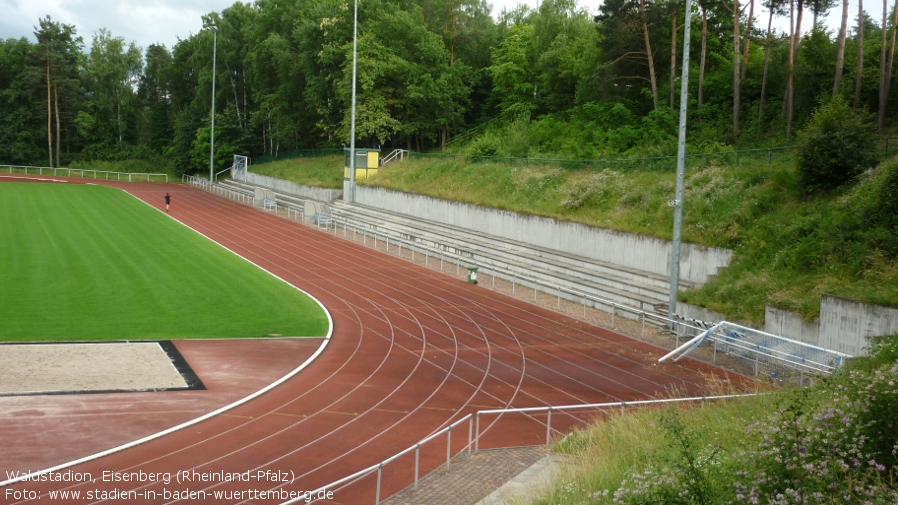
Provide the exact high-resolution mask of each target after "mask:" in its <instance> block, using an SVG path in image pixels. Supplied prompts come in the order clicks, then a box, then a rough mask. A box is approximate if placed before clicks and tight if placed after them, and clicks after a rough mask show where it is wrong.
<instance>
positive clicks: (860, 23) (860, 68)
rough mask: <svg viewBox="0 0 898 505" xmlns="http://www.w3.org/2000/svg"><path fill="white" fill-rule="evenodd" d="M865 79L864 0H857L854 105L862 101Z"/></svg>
mask: <svg viewBox="0 0 898 505" xmlns="http://www.w3.org/2000/svg"><path fill="white" fill-rule="evenodd" d="M863 81H864V0H857V75H855V78H854V105H855V106H858V105H860V103H861V85H862V84H863Z"/></svg>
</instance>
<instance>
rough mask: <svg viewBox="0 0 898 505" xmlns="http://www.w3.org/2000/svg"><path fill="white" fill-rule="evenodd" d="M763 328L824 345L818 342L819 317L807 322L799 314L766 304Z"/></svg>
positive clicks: (793, 338) (800, 340) (806, 341)
mask: <svg viewBox="0 0 898 505" xmlns="http://www.w3.org/2000/svg"><path fill="white" fill-rule="evenodd" d="M763 330H764V331H766V332H767V333H772V334H774V335H780V336H782V337H786V338H791V339H792V340H798V341H799V342H804V343H806V344H811V345H816V346H819V347H826V346H823V345H821V344H820V320H819V319H814V320H813V321H811V322H807V321H805V320H804V318H803V317H801V316H800V315H798V314H796V313H794V312H789V311H788V310H783V309H778V308H776V307H770V306H767V307H766V308H765V310H764V328H763ZM827 349H833V350H838V349H835V348H834V347H827ZM843 352H844V351H843Z"/></svg>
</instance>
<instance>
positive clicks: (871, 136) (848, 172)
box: [798, 95, 877, 192]
mask: <svg viewBox="0 0 898 505" xmlns="http://www.w3.org/2000/svg"><path fill="white" fill-rule="evenodd" d="M798 147H799V153H798V172H799V176H800V181H801V185H802V187H803V188H804V190H805V191H808V192H811V191H816V190H821V189H822V190H827V189H834V188H837V187H839V186H841V185H843V184H845V183H846V182H848V181H850V180H851V179H853V178H854V177H856V176H857V175H858V174H860V173H861V172H863V171H864V170H866V169H867V168H870V167H872V166H873V165H875V164H876V161H877V154H876V131H875V129H874V125H873V122H872V121H871V120H870V117H869V115H867V114H865V113H864V112H863V111H860V110H857V109H854V108H852V107H851V106H850V105H848V103H847V102H846V101H845V99H844V98H842V96H841V95H837V96H836V97H835V98H833V99H832V101H830V102H829V103H826V104H823V105H821V106H820V108H818V109H817V111H815V112H814V115H813V116H812V117H811V119H810V121H809V122H808V125H807V127H806V128H805V129H804V130H803V131H802V132H801V133H800V134H799V137H798Z"/></svg>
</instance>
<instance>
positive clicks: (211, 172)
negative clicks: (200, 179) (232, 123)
mask: <svg viewBox="0 0 898 505" xmlns="http://www.w3.org/2000/svg"><path fill="white" fill-rule="evenodd" d="M209 28H210V29H211V30H212V134H211V139H210V141H209V185H210V186H211V185H212V184H213V183H214V182H215V60H216V56H217V55H218V27H217V26H215V25H212V26H210V27H209Z"/></svg>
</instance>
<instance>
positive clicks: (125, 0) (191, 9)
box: [0, 0, 882, 49]
mask: <svg viewBox="0 0 898 505" xmlns="http://www.w3.org/2000/svg"><path fill="white" fill-rule="evenodd" d="M488 1H489V0H488ZM537 1H538V0H529V1H524V2H521V1H520V0H492V1H491V3H492V4H493V12H494V13H498V12H500V11H501V10H502V8H503V7H504V8H509V9H510V8H512V7H514V6H515V5H517V4H518V3H526V4H528V5H530V6H531V7H535V6H536V4H537ZM756 1H757V0H756ZM601 2H602V0H579V4H580V6H581V7H583V8H586V9H587V10H588V11H589V12H590V13H595V12H596V11H598V6H599V5H600V4H601ZM233 3H234V0H0V13H2V14H0V38H4V39H5V38H19V37H28V38H29V39H30V40H32V41H34V40H35V39H34V34H33V32H34V26H35V25H37V23H38V20H39V19H40V18H42V17H44V16H47V15H50V16H51V17H52V19H53V20H54V21H61V22H63V23H66V24H70V25H74V26H75V28H76V30H77V31H78V34H79V35H81V36H82V37H83V38H84V43H85V47H86V48H89V47H90V42H91V39H92V38H93V34H94V33H95V32H96V31H97V30H99V29H100V28H106V29H108V30H109V32H110V33H111V34H112V35H113V36H116V37H118V36H121V37H124V39H125V40H126V41H127V42H132V41H133V42H136V43H137V45H138V46H140V47H141V48H143V49H146V48H147V46H149V45H150V44H153V43H162V44H165V46H166V47H168V48H169V49H171V48H172V47H173V46H174V45H175V43H177V41H178V39H179V38H182V39H184V38H187V37H189V36H190V35H191V34H194V33H197V32H198V31H199V30H200V28H202V20H201V18H200V16H202V15H203V14H208V13H209V12H213V11H214V12H221V11H222V10H224V9H226V8H227V7H228V6H230V5H233ZM851 4H852V5H851V7H853V9H851V10H850V14H849V15H850V16H851V17H850V21H849V24H851V25H854V24H856V23H857V21H856V19H857V2H856V1H852V2H851ZM759 6H760V2H758V6H757V7H756V11H755V13H756V20H755V23H757V25H758V26H760V27H762V28H766V25H767V16H766V13H765V12H761V13H759V11H758V10H757V9H758V7H759ZM867 12H868V14H871V15H872V17H873V18H874V19H878V18H879V17H880V16H881V15H882V14H881V12H880V13H879V14H877V13H875V12H871V11H870V8H869V7H868V9H867ZM840 16H841V10H840V9H833V11H832V12H830V14H829V16H828V17H827V18H826V20H824V21H823V22H824V23H826V25H827V26H829V27H831V28H832V29H833V30H838V26H839V23H840V21H841V19H840ZM805 20H806V21H804V22H803V23H802V25H803V27H804V28H805V29H808V28H810V26H811V14H810V13H807V14H806V16H805ZM788 24H789V22H788V19H780V20H779V22H778V23H777V20H774V28H778V29H780V30H783V31H786V30H787V29H788ZM696 28H697V27H696Z"/></svg>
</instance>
